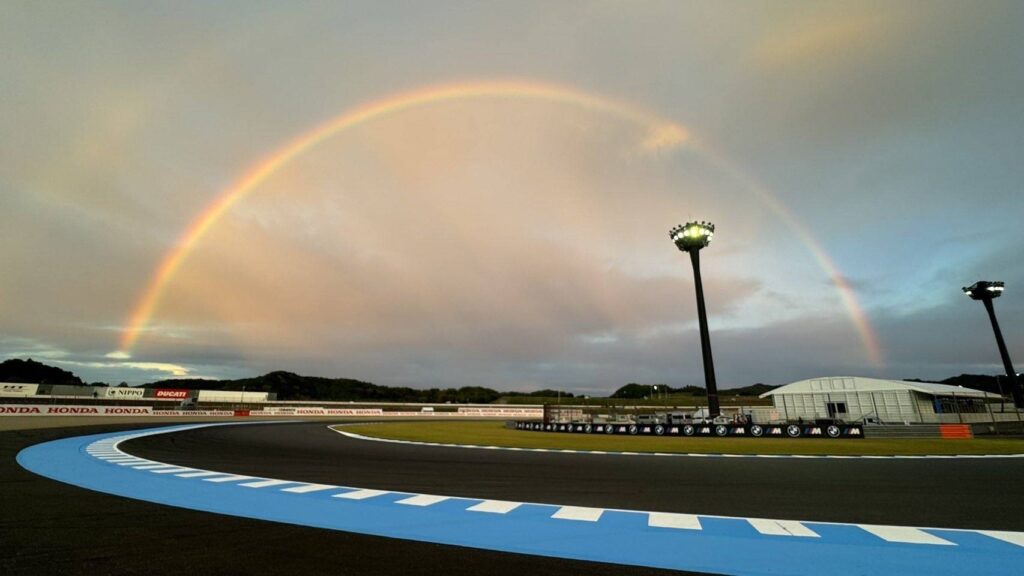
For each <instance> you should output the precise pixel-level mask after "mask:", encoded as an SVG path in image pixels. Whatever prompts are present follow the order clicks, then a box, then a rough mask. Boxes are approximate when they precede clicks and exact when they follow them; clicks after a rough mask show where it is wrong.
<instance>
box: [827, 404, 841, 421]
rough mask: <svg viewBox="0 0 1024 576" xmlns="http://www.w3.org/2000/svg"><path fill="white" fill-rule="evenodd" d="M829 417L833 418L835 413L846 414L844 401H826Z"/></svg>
mask: <svg viewBox="0 0 1024 576" xmlns="http://www.w3.org/2000/svg"><path fill="white" fill-rule="evenodd" d="M825 408H826V409H827V410H828V416H829V418H835V417H836V415H837V414H846V402H826V403H825Z"/></svg>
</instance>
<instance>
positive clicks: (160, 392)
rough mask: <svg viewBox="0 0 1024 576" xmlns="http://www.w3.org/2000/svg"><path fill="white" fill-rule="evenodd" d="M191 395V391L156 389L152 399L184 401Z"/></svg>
mask: <svg viewBox="0 0 1024 576" xmlns="http://www.w3.org/2000/svg"><path fill="white" fill-rule="evenodd" d="M191 394H192V391H191V390H184V389H182V388H157V389H156V390H154V391H153V397H154V398H170V399H174V400H185V399H186V398H188V397H189V396H190V395H191Z"/></svg>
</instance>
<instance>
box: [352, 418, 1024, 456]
mask: <svg viewBox="0 0 1024 576" xmlns="http://www.w3.org/2000/svg"><path fill="white" fill-rule="evenodd" d="M345 429H346V430H351V431H352V432H356V433H358V434H362V435H364V436H373V437H376V438H389V439H394V440H413V441H419V442H440V443H444V444H477V445H484V446H507V447H520V448H549V449H562V450H609V451H632V452H683V453H686V452H690V453H701V454H808V455H819V454H835V455H872V456H875V455H920V454H1018V453H1024V440H1022V439H1011V438H975V439H973V440H941V439H877V440H872V439H868V438H864V439H859V440H831V439H807V438H805V439H787V438H692V437H691V438H679V437H673V438H664V437H650V436H601V435H588V434H559V433H551V432H527V431H520V430H510V429H508V428H505V423H504V422H395V423H386V424H365V425H363V424H361V425H358V426H351V427H346V428H345Z"/></svg>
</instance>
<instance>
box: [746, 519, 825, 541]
mask: <svg viewBox="0 0 1024 576" xmlns="http://www.w3.org/2000/svg"><path fill="white" fill-rule="evenodd" d="M747 522H750V525H751V526H753V527H754V530H757V531H758V532H760V533H761V534H767V535H769V536H804V537H807V538H820V536H818V534H817V533H816V532H814V531H813V530H811V529H810V528H808V527H807V526H804V525H803V524H801V523H799V522H794V521H793V520H766V519H764V518H748V519H747Z"/></svg>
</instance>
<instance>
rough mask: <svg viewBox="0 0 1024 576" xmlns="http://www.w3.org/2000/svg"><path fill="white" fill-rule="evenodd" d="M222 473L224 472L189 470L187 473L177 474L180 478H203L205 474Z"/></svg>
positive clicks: (215, 474)
mask: <svg viewBox="0 0 1024 576" xmlns="http://www.w3.org/2000/svg"><path fill="white" fill-rule="evenodd" d="M221 474H223V472H209V471H205V470H204V471H202V472H189V473H187V474H177V475H176V476H177V477H178V478H202V477H203V476H220V475H221Z"/></svg>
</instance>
